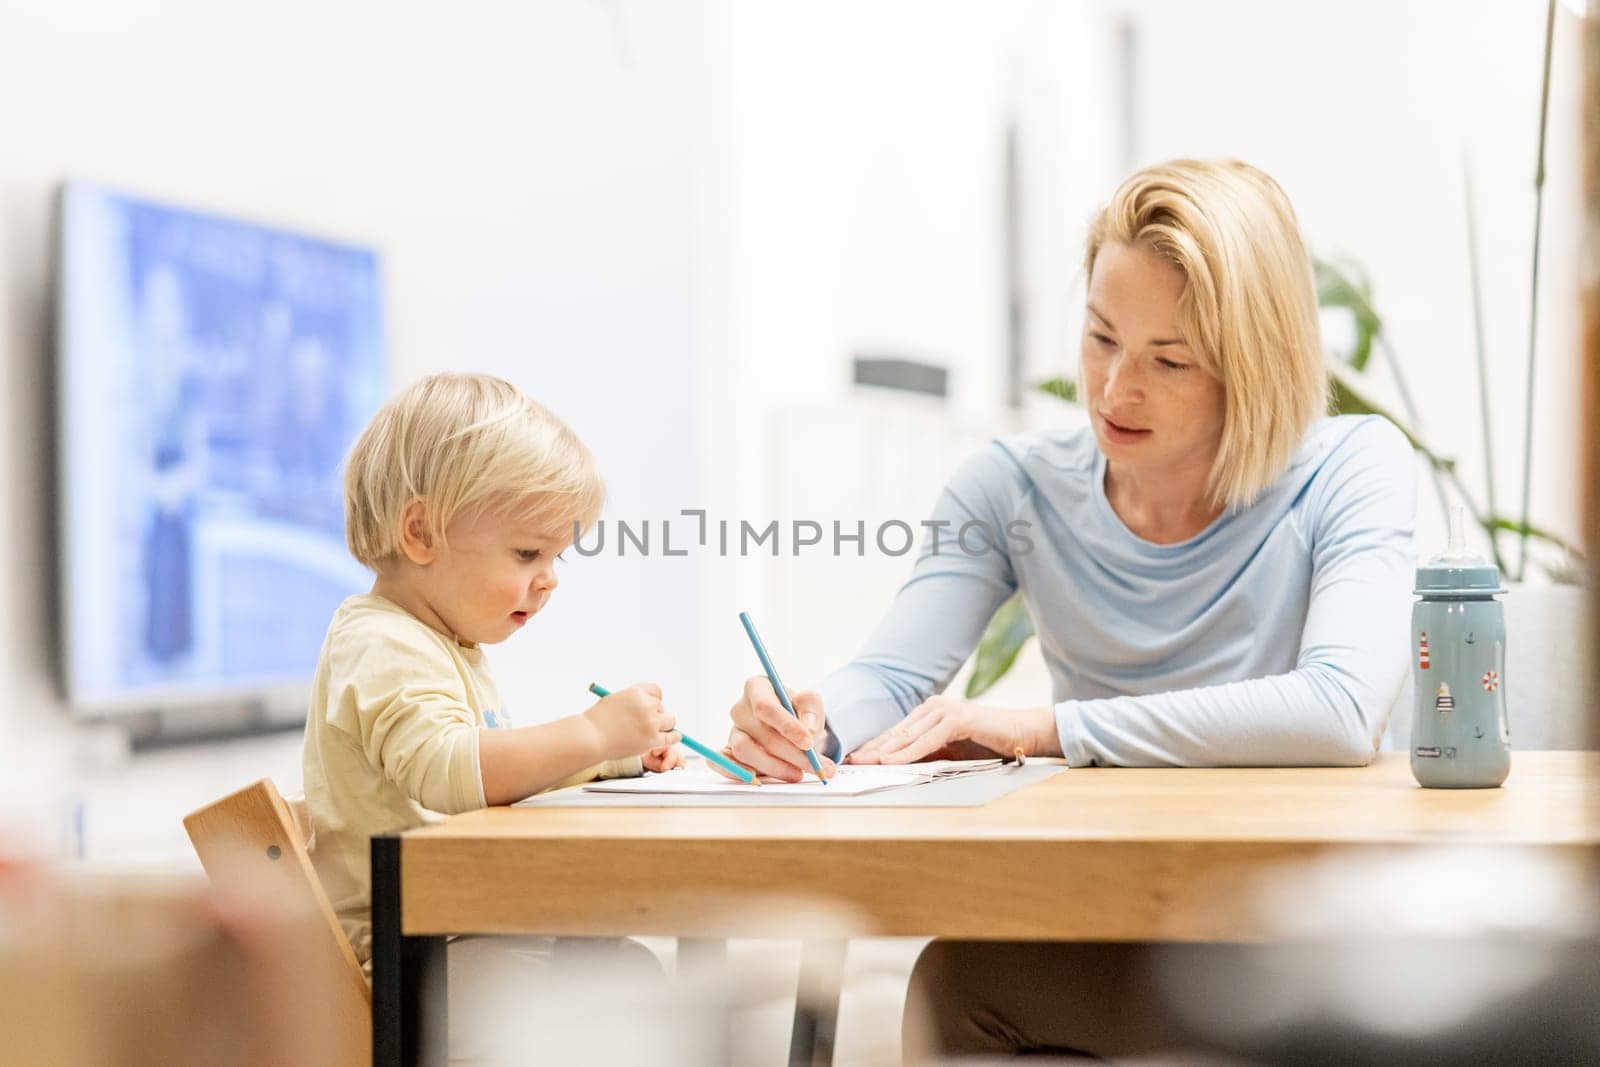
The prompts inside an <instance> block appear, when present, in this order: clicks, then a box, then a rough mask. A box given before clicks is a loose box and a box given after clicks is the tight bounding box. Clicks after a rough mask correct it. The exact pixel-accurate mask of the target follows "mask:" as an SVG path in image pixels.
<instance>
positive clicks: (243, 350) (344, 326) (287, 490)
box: [57, 183, 388, 708]
mask: <svg viewBox="0 0 1600 1067" xmlns="http://www.w3.org/2000/svg"><path fill="white" fill-rule="evenodd" d="M60 248H61V277H60V302H59V306H58V316H59V318H58V324H57V325H58V335H59V352H58V360H59V365H58V368H57V370H58V374H57V379H58V403H57V409H58V410H57V431H58V444H59V453H60V485H59V493H60V508H59V513H60V531H59V534H60V536H59V542H60V546H61V559H60V569H61V580H62V595H63V610H62V624H63V625H62V636H63V640H64V649H63V653H64V657H63V659H64V664H65V672H64V673H65V676H66V682H67V690H68V697H69V699H70V700H71V702H72V703H73V704H74V705H75V706H77V707H80V708H115V707H118V706H123V707H143V706H160V705H163V704H169V703H183V702H186V701H194V700H202V699H205V698H207V697H212V696H216V695H227V694H238V693H240V692H245V691H251V690H263V689H270V688H273V687H282V686H287V685H292V684H295V683H300V684H303V683H304V682H306V681H308V680H309V679H310V677H311V674H312V671H313V670H314V668H315V665H316V661H317V655H318V652H319V649H320V647H321V642H322V637H323V634H324V632H325V630H326V628H327V624H328V620H329V618H330V617H331V615H332V613H333V611H334V609H335V608H336V607H337V606H338V604H339V602H340V601H341V600H342V599H343V598H345V597H346V596H349V595H350V594H352V593H354V592H358V591H360V590H362V589H364V588H366V587H367V586H369V585H370V583H371V575H370V574H368V573H367V571H366V570H365V569H364V568H363V567H362V566H361V565H360V564H358V563H356V561H355V560H354V559H352V558H351V556H350V555H349V553H348V551H347V550H346V548H345V541H344V519H343V507H342V505H343V497H342V485H341V478H342V463H343V460H344V457H345V454H346V452H347V451H348V450H349V448H350V446H351V444H352V443H353V442H354V440H355V438H356V435H357V434H358V433H359V432H360V430H361V428H362V426H363V425H364V424H365V423H366V421H367V420H368V419H369V418H370V417H371V415H372V413H373V412H374V411H375V410H377V407H378V406H379V404H380V403H381V402H382V399H383V396H384V393H385V391H386V389H387V386H388V369H387V359H386V355H385V351H384V343H383V330H382V325H381V309H380V301H379V296H380V292H379V276H378V263H377V257H376V255H375V254H374V253H373V252H372V251H371V250H370V249H365V248H360V247H355V246H351V245H346V244H339V243H335V242H331V241H326V240H321V239H318V238H315V237H310V236H305V235H301V234H296V233H291V232H286V231H282V230H277V229H269V228H266V227H263V226H257V225H254V224H251V223H247V222H241V221H235V220H232V219H226V218H219V217H216V216H213V215H207V214H201V213H198V212H194V211H187V210H182V209H179V208H175V207H170V206H165V205H161V204H156V203H151V202H147V201H143V200H138V199H133V198H130V197H127V196H124V195H121V194H119V193H116V192H112V191H110V190H106V189H103V188H99V187H96V186H90V185H84V184H76V183H75V184H71V185H68V186H67V187H66V188H65V189H64V191H63V195H62V211H61V244H60Z"/></svg>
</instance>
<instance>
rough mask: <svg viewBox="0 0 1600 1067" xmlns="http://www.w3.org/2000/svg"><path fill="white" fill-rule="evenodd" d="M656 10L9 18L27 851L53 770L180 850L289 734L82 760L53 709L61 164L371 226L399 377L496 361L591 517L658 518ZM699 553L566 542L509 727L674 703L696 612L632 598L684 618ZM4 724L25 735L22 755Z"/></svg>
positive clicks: (12, 679)
mask: <svg viewBox="0 0 1600 1067" xmlns="http://www.w3.org/2000/svg"><path fill="white" fill-rule="evenodd" d="M688 12H689V14H690V15H695V14H696V12H697V9H695V8H693V7H691V8H689V9H688ZM683 15H684V12H683V11H682V10H675V9H673V8H671V7H668V6H665V5H648V4H632V5H621V4H597V3H587V2H581V0H553V2H547V3H542V4H538V5H527V4H518V3H501V4H474V5H467V6H463V7H456V8H441V7H439V6H437V5H430V4H421V3H405V4H392V3H384V4H377V3H371V4H331V5H330V4H319V3H308V2H289V3H285V4H278V5H273V6H272V7H270V8H256V7H247V6H235V5H219V4H213V3H202V2H190V0H164V2H162V3H159V4H150V5H135V6H128V5H123V4H115V3H103V4H92V3H82V2H79V3H65V4H55V5H23V4H7V5H5V8H4V15H3V19H0V144H3V145H5V146H6V147H5V150H4V152H3V153H0V222H3V226H4V229H3V237H0V314H3V315H4V322H3V326H0V346H3V359H4V366H5V368H6V375H7V378H6V382H5V396H6V400H5V404H6V416H5V420H4V424H3V426H4V429H3V431H0V472H3V473H0V504H3V506H4V508H5V512H6V514H7V515H9V516H17V517H20V519H21V521H8V522H6V523H4V524H0V590H3V596H4V611H3V612H0V676H3V677H5V678H6V679H7V682H8V686H7V699H6V700H5V701H3V702H0V738H3V739H4V741H3V743H0V753H6V754H7V755H0V767H4V773H3V775H0V777H4V778H5V779H6V780H7V782H8V783H9V785H8V786H6V787H5V788H4V790H3V791H0V808H8V809H9V810H10V812H11V815H10V816H9V817H7V816H0V833H3V832H4V831H5V829H6V828H7V827H15V828H16V829H17V831H18V832H22V833H39V834H42V835H43V836H44V837H46V838H48V839H54V837H55V835H56V831H55V829H54V827H55V826H56V824H57V822H58V821H59V820H58V818H57V815H56V814H54V812H55V811H56V805H54V804H43V803H40V804H37V805H32V806H33V807H34V809H35V810H34V811H32V812H30V811H29V810H26V809H25V808H23V807H19V806H18V804H17V803H15V801H16V799H17V798H18V797H19V796H22V797H28V796H34V795H36V789H38V788H42V789H45V790H47V791H48V790H53V789H56V788H58V787H60V788H61V791H62V792H65V793H69V794H71V793H73V792H74V791H73V790H72V789H71V788H70V787H67V786H66V785H65V784H64V783H66V782H67V781H68V780H69V779H72V778H74V777H76V778H80V779H82V780H83V781H84V782H85V783H88V784H85V785H83V786H80V787H78V790H79V791H77V792H76V795H79V796H87V797H89V798H90V799H91V801H92V803H91V804H90V806H89V810H88V812H87V820H88V825H87V826H86V829H85V833H86V835H87V836H88V838H89V840H90V842H91V843H92V844H93V845H94V849H93V850H94V851H99V852H101V853H102V854H104V853H105V852H106V851H110V852H113V853H117V852H118V851H119V850H121V851H127V850H128V849H129V848H134V850H135V851H136V850H137V849H136V848H135V847H134V846H131V845H129V844H128V843H129V842H141V843H144V844H150V842H151V841H152V840H161V841H165V842H167V843H168V844H171V843H172V842H176V843H177V845H178V846H179V847H181V845H182V838H181V831H180V830H179V828H178V826H177V823H176V817H177V816H178V815H179V814H181V813H182V812H183V811H185V810H187V809H188V808H190V807H193V806H195V805H197V804H199V803H201V802H203V801H205V800H208V799H211V798H212V797H214V796H216V795H220V794H221V793H222V792H224V791H225V790H226V789H229V788H233V787H236V786H238V785H242V784H244V783H245V782H246V781H248V780H250V779H251V778H254V777H257V776H259V775H262V774H266V775H271V776H272V777H274V778H276V779H277V780H278V781H279V783H280V785H282V786H283V787H284V788H285V789H294V788H296V787H297V785H298V781H299V759H298V742H296V741H295V740H294V739H293V738H289V739H287V740H285V739H281V738H280V739H278V740H277V741H272V740H268V741H264V742H252V743H247V744H243V745H240V744H234V745H227V746H210V747H208V748H204V749H199V750H184V752H174V753H171V754H168V755H166V756H162V757H154V758H145V757H141V758H140V759H138V760H135V761H133V762H132V763H125V762H122V761H120V760H118V759H116V758H115V756H114V751H115V746H114V745H112V746H110V747H111V749H112V752H113V755H112V756H109V757H108V756H105V755H103V754H102V755H101V756H98V757H95V758H94V759H93V760H92V761H91V763H90V764H88V765H87V766H83V765H81V764H80V761H79V757H78V755H77V754H76V752H77V749H78V747H79V743H80V742H82V741H83V739H84V737H85V734H84V732H83V731H78V730H75V729H72V728H70V727H68V726H67V725H66V722H65V716H64V709H63V708H62V707H61V706H60V703H59V701H58V699H57V697H56V695H55V693H54V690H53V686H52V683H51V665H52V659H53V652H52V650H51V648H50V647H49V639H48V634H47V632H46V629H45V620H46V617H47V615H46V610H47V605H48V603H49V598H50V596H51V590H50V589H49V587H48V583H47V580H46V579H47V574H48V567H47V562H48V559H49V554H50V545H49V536H48V531H49V522H48V518H47V516H45V515H44V514H43V509H44V507H45V503H46V494H45V486H46V484H47V479H48V478H49V476H50V472H49V464H48V457H47V454H46V451H45V450H44V448H43V447H41V443H40V442H41V434H42V429H43V427H44V422H43V412H42V411H41V410H40V407H41V404H42V403H43V399H44V396H45V391H44V385H43V382H44V379H45V376H46V374H47V373H48V367H49V353H48V352H47V350H46V349H47V340H46V338H47V331H46V322H47V316H48V314H49V302H48V290H47V278H46V277H45V272H46V263H47V258H48V257H47V248H48V241H49V226H50V210H49V209H50V201H51V196H52V192H53V190H54V188H55V186H56V183H58V182H59V181H60V180H61V179H63V178H66V177H69V176H78V177H87V178H91V179H96V180H101V181H105V182H107V183H111V184H115V185H117V186H119V187H124V188H127V189H129V190H133V191H139V192H144V193H147V194H149V195H152V196H156V197H160V198H163V199H168V200H172V201H175V202H179V203H186V204H192V205H195V206H197V207H201V208H207V209H213V210H217V211H220V212H224V213H236V214H240V215H244V216H246V217H249V218H252V219H257V220H261V221H264V222H268V223H271V224H277V225H283V226H288V227H300V228H304V229H307V230H310V231H312V232H314V233H326V234H331V235H335V236H340V237H345V238H350V239H353V240H356V241H360V242H370V243H372V244H375V245H376V246H377V247H378V249H379V252H380V254H381V256H382V261H383V267H384V270H385V276H386V277H385V280H386V293H385V295H386V297H387V325H388V329H389V336H390V339H391V342H392V347H393V355H394V370H395V379H396V383H397V384H401V383H404V382H407V381H409V380H412V379H414V378H415V377H417V376H419V375H422V374H424V373H427V372H431V371H434V370H440V369H477V370H483V371H489V372H493V373H499V374H502V375H504V376H505V377H507V378H510V379H511V380H513V381H515V382H517V383H518V384H520V385H522V386H523V387H525V388H527V389H528V390H529V391H530V392H532V393H533V394H534V395H535V396H537V397H539V398H540V399H542V400H544V401H546V402H547V403H549V404H550V405H551V406H552V407H553V408H555V409H556V410H557V411H559V412H561V413H562V414H563V415H564V416H566V417H567V418H568V419H569V420H570V421H571V422H572V423H573V424H574V425H575V427H576V428H577V429H578V431H579V433H580V434H581V435H582V436H583V437H584V438H585V439H586V440H588V441H589V442H590V443H591V444H592V445H593V447H594V450H595V452H596V453H597V454H598V456H599V459H600V463H601V466H602V469H603V470H604V471H606V473H607V475H608V480H609V483H610V489H611V504H610V507H609V510H608V515H613V516H614V515H635V514H638V515H646V514H653V513H656V512H659V511H662V510H664V509H666V508H667V507H669V506H671V507H677V506H679V505H680V502H681V501H683V500H686V499H693V498H694V497H696V496H698V478H699V474H698V468H697V464H696V460H695V451H694V437H693V431H692V427H693V424H694V421H695V416H696V411H697V410H698V398H697V390H696V385H695V378H694V367H695V363H694V358H693V346H694V343H695V324H694V319H693V300H692V297H693V291H694V284H695V283H694V275H693V268H692V258H691V252H692V247H693V241H692V238H693V236H694V234H693V220H694V199H693V169H694V166H695V163H696V157H695V124H696V119H695V116H696V102H695V101H696V96H695V93H696V90H695V84H696V83H695V50H696V48H697V42H698V40H699V36H698V34H697V31H696V25H697V18H695V17H690V18H685V17H683ZM698 567H699V563H698V562H697V561H695V560H692V559H691V560H686V561H678V560H673V561H662V560H656V559H652V560H649V561H637V560H621V561H618V560H616V559H614V558H612V559H609V560H608V559H605V558H603V557H597V558H595V559H592V560H582V559H573V560H571V562H569V564H567V569H566V570H565V572H564V577H563V588H562V591H561V594H560V595H558V596H557V597H556V599H555V600H554V601H553V603H552V605H551V607H550V608H549V610H548V612H547V614H546V615H543V616H541V617H540V618H539V619H538V620H536V621H535V623H534V624H533V625H532V626H531V627H530V628H529V631H528V632H526V633H524V634H523V635H521V636H519V637H518V638H517V639H515V640H513V641H512V642H510V643H508V644H507V645H505V646H502V647H501V648H499V649H496V650H494V651H493V652H492V653H491V658H492V660H493V662H494V663H495V666H496V670H497V673H498V675H499V678H500V681H501V684H502V688H503V690H504V691H505V694H506V696H507V700H508V702H509V703H510V707H511V710H512V712H513V714H514V715H515V716H516V718H517V720H518V721H520V722H533V721H539V720H541V719H545V718H549V717H552V716H553V715H557V714H565V713H568V712H570V711H573V710H577V709H580V708H582V707H585V706H587V704H588V703H590V699H589V698H588V697H587V695H586V694H585V692H584V686H585V684H586V683H587V682H589V681H590V680H592V679H595V678H605V679H612V680H613V684H622V683H623V682H624V681H627V680H631V679H637V678H646V677H650V678H656V679H659V680H661V681H662V682H663V683H664V684H666V685H667V686H668V687H669V689H670V690H671V691H672V692H674V693H676V694H678V695H679V697H680V699H683V700H685V701H686V702H694V701H697V700H698V694H699V692H700V687H701V679H700V675H699V662H698V660H697V658H696V649H697V644H696V642H695V640H694V636H693V629H692V625H690V626H675V625H672V624H671V620H670V619H667V620H663V619H662V618H661V617H660V615H659V614H658V613H657V612H656V611H655V610H654V609H652V610H651V611H645V610H637V609H636V606H638V605H671V606H672V607H671V609H669V610H670V611H674V612H678V613H680V614H681V617H682V618H685V619H690V620H692V619H694V618H696V617H697V616H698V607H697V598H698V595H699V594H698V590H699V583H698V581H697V578H696V572H697V570H698ZM664 622H665V624H664ZM42 732H48V734H49V736H48V737H45V738H40V735H41V733H42ZM18 738H34V739H35V740H33V741H32V742H31V743H29V747H28V749H27V751H28V752H29V753H31V754H30V755H28V756H23V755H22V752H23V751H24V750H23V749H20V748H19V746H18V743H17V740H16V739H18ZM100 740H103V738H101V739H100ZM97 750H98V749H97ZM185 753H186V754H185ZM241 753H245V754H246V755H245V756H244V757H243V758H239V757H240V754H241ZM250 753H254V754H255V755H254V757H253V758H252V757H251V756H250V755H249V754H250ZM252 768H254V769H252ZM80 772H81V773H80ZM24 783H27V784H24ZM106 783H111V787H110V788H109V789H108V788H107V786H106ZM119 787H120V788H121V790H122V791H123V794H124V795H123V796H122V798H121V803H120V804H119V803H118V802H117V801H118V796H117V794H118V790H119ZM7 802H11V803H7ZM47 808H48V809H49V811H50V812H51V813H52V814H50V815H49V817H48V818H39V817H36V813H37V812H39V811H44V810H46V809H47ZM136 824H137V825H136ZM150 826H154V827H157V828H158V829H157V830H155V831H153V832H154V834H155V837H154V838H153V839H152V838H151V837H150V836H149V835H150V834H151V833H152V831H150V830H149V829H148V828H149V827H150ZM108 828H114V829H108ZM103 831H104V832H103ZM162 835H165V836H162ZM102 846H103V847H102ZM141 847H142V846H141ZM152 847H154V846H152Z"/></svg>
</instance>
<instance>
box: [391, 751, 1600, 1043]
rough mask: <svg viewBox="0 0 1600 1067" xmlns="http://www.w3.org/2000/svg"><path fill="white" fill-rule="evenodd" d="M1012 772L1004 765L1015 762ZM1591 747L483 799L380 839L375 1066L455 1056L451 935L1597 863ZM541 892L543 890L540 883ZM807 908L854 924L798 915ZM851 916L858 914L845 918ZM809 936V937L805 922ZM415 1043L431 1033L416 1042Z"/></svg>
mask: <svg viewBox="0 0 1600 1067" xmlns="http://www.w3.org/2000/svg"><path fill="white" fill-rule="evenodd" d="M1000 773H1004V772H1000ZM1597 843H1600V753H1577V752H1518V753H1516V754H1515V755H1514V756H1513V759H1512V771H1511V777H1510V778H1509V779H1508V780H1507V782H1506V784H1505V786H1504V787H1502V788H1500V789H1486V790H1427V789H1420V788H1418V787H1417V786H1416V784H1415V782H1414V781H1413V780H1412V778H1411V774H1410V769H1409V767H1408V765H1407V762H1406V754H1405V753H1384V754H1382V755H1381V756H1380V757H1379V759H1378V761H1377V762H1376V763H1374V764H1373V765H1372V766H1370V767H1361V768H1328V767H1318V768H1270V769H1219V770H1209V769H1207V770H1200V769H1182V770H1173V769H1161V770H1143V769H1139V770H1135V769H1125V768H1115V769H1084V768H1078V769H1073V770H1068V771H1065V772H1064V773H1062V774H1059V775H1057V776H1055V777H1054V778H1051V779H1049V780H1047V781H1043V782H1040V783H1037V784H1035V785H1032V786H1028V787H1025V788H1023V789H1020V790H1018V791H1017V792H1015V793H1012V794H1010V795H1008V796H1005V797H1002V798H1001V799H999V800H996V801H993V802H991V803H989V804H986V805H984V806H982V807H976V808H815V807H809V808H771V807H765V808H685V807H676V808H636V807H630V808H490V809H487V810H484V811H476V812H470V813H467V814H464V815H458V816H455V817H453V818H451V819H449V820H447V821H446V822H444V823H442V824H440V825H437V826H432V827H427V828H424V829H419V830H413V831H410V832H408V833H405V834H403V835H399V836H397V837H388V838H375V839H374V840H373V872H372V885H373V919H374V950H375V956H374V985H373V994H374V1000H373V1009H374V1011H373V1015H374V1020H373V1024H374V1035H375V1036H374V1040H375V1050H376V1053H377V1058H376V1062H377V1063H379V1064H388V1063H407V1064H410V1063H416V1062H434V1061H435V1059H436V1058H437V1061H438V1062H443V1060H442V1049H443V1045H442V1034H441V1033H440V1031H441V1030H442V1027H440V1026H438V1025H433V1026H427V1025H423V1024H422V1023H421V1021H420V1018H421V1015H422V1013H423V1011H424V1009H426V1010H427V1011H428V1012H430V1013H432V1014H431V1017H432V1018H433V1019H435V1020H436V1021H437V1020H438V1019H440V1018H442V1004H440V1003H439V1002H440V1001H441V1000H442V995H441V994H442V991H440V990H430V996H429V997H428V998H426V1002H424V1001H425V998H424V997H423V995H422V988H421V986H422V983H421V981H420V978H421V975H422V973H423V971H424V969H425V968H426V969H428V970H429V971H430V972H432V973H436V974H442V971H443V968H442V967H439V966H431V967H430V966H429V963H428V961H429V960H430V959H434V958H436V957H438V956H439V955H442V945H443V940H444V936H445V935H449V934H458V933H484V934H487V933H542V934H558V935H559V934H568V935H619V934H637V935H651V934H659V935H674V936H681V937H695V938H727V937H757V936H766V937H772V936H782V937H790V938H793V937H807V936H813V937H823V938H837V937H839V936H841V926H840V923H841V921H843V922H844V923H845V924H847V928H846V929H845V932H846V933H850V934H855V935H860V936H900V935H924V936H940V937H954V938H973V939H1035V940H1164V941H1253V940H1262V939H1266V938H1271V937H1272V936H1273V931H1272V930H1271V929H1269V928H1267V926H1266V925H1265V924H1264V922H1263V920H1262V918H1261V916H1260V915H1259V913H1258V912H1257V911H1256V909H1255V908H1254V906H1253V903H1252V895H1251V894H1250V893H1249V892H1248V889H1249V887H1250V884H1251V883H1252V882H1253V881H1255V880H1258V879H1260V878H1263V877H1266V876H1270V875H1271V874H1272V873H1273V872H1276V871H1280V870H1282V867H1283V865H1284V864H1296V863H1302V862H1304V861H1306V860H1309V859H1312V858H1314V857H1317V856H1319V855H1321V854H1324V853H1326V852H1328V851H1330V850H1333V849H1342V850H1357V851H1361V852H1363V853H1365V854H1369V855H1370V854H1381V853H1383V852H1386V851H1394V850H1404V849H1409V848H1412V847H1415V846H1418V845H1437V844H1463V845H1471V846H1479V847H1487V846H1498V847H1503V848H1506V847H1508V848H1512V849H1527V850H1534V851H1537V852H1538V853H1540V854H1542V855H1552V856H1559V857H1562V858H1570V859H1571V861H1572V862H1573V863H1575V864H1581V863H1587V862H1589V860H1590V858H1591V857H1592V856H1593V855H1594V854H1595V849H1594V846H1595V845H1596V844H1597ZM531 887H537V891H530V889H531ZM796 897H812V898H817V899H821V900H825V901H829V902H832V903H834V904H837V905H841V906H842V911H838V910H836V911H833V912H831V913H824V912H822V911H820V910H819V911H817V912H807V911H805V910H804V909H801V910H800V912H798V913H796V912H794V911H788V912H786V913H785V921H784V923H783V925H782V927H781V929H774V928H773V925H772V923H773V914H772V911H771V909H761V908H759V907H752V905H753V904H758V903H759V902H760V901H761V900H762V899H763V898H772V899H776V898H782V899H784V900H793V899H794V898H796ZM841 915H842V916H843V919H842V920H841ZM808 924H811V925H808ZM419 1038H422V1039H426V1040H427V1047H426V1048H424V1047H423V1045H422V1044H421V1042H420V1040H419Z"/></svg>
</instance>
